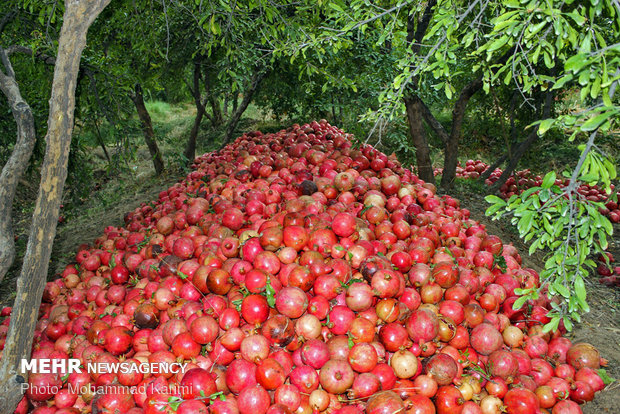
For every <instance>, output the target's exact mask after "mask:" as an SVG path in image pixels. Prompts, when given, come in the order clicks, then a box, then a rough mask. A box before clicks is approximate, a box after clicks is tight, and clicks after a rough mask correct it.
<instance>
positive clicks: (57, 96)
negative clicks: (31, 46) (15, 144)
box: [0, 0, 110, 414]
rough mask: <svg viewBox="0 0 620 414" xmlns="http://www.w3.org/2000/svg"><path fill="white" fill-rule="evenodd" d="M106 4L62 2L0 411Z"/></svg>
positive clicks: (40, 283)
mask: <svg viewBox="0 0 620 414" xmlns="http://www.w3.org/2000/svg"><path fill="white" fill-rule="evenodd" d="M108 3H110V0H72V1H66V2H65V7H66V9H65V13H64V16H63V25H62V29H61V31H60V37H59V39H58V55H57V58H56V66H55V68H54V79H53V83H52V93H51V98H50V105H49V119H48V130H47V136H46V137H45V138H46V139H45V141H46V143H47V147H46V150H45V157H44V159H43V165H42V166H41V184H40V187H39V194H38V196H37V201H36V204H35V209H34V213H33V216H32V224H31V227H30V236H29V239H28V246H27V248H26V255H25V256H24V263H23V266H22V270H21V274H20V276H19V278H18V279H17V292H16V297H15V303H14V305H13V313H12V315H11V324H10V326H9V331H8V334H7V337H6V343H5V346H4V350H3V355H2V362H1V364H0V389H1V390H2V393H1V394H0V414H10V413H13V412H14V410H15V407H16V406H17V404H18V403H19V401H20V400H21V399H22V394H23V390H22V387H21V384H22V383H23V382H24V381H26V380H27V377H28V373H27V372H21V367H20V361H21V360H22V359H28V358H30V354H31V350H32V338H33V335H34V328H35V325H36V323H37V316H38V309H39V306H40V304H41V296H42V295H43V289H44V287H45V280H46V275H47V271H48V267H49V261H50V256H51V253H52V244H53V242H54V237H55V235H56V226H57V224H58V214H59V211H60V202H61V199H62V191H63V187H64V185H65V180H66V178H67V164H68V161H69V150H70V148H71V133H72V132H73V120H74V118H73V117H74V110H75V87H76V84H77V76H78V71H79V68H80V59H81V57H82V51H83V50H84V47H85V45H86V33H87V32H88V28H89V27H90V25H91V24H92V23H93V21H94V20H95V18H96V17H97V16H98V15H99V13H101V11H102V10H103V9H104V8H105V7H106V6H107V5H108Z"/></svg>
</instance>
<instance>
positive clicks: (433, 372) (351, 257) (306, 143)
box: [0, 120, 605, 414]
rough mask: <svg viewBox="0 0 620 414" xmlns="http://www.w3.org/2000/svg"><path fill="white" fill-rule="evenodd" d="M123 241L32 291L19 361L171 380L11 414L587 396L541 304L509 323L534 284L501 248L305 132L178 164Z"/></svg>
mask: <svg viewBox="0 0 620 414" xmlns="http://www.w3.org/2000/svg"><path fill="white" fill-rule="evenodd" d="M125 223H126V225H125V227H123V228H116V227H107V228H106V229H105V231H104V234H103V235H102V236H101V237H99V238H98V239H96V240H95V242H94V244H93V245H92V246H87V245H83V246H81V248H80V249H79V251H78V253H77V254H76V256H75V263H73V264H69V265H67V266H66V267H65V269H64V271H63V273H62V274H61V275H58V278H57V279H56V280H54V281H51V282H48V283H47V285H46V288H45V292H44V296H43V303H42V304H41V308H40V320H39V322H38V324H37V328H36V333H35V337H34V345H33V351H32V358H35V359H38V358H51V359H68V358H77V359H80V361H81V362H82V364H83V366H87V364H88V363H89V362H91V363H92V362H95V363H107V364H119V363H121V362H122V363H125V364H127V363H130V364H142V363H145V362H150V363H173V362H179V363H184V364H185V363H187V366H186V369H185V371H184V372H178V373H176V374H175V373H170V372H163V373H159V374H153V373H151V374H148V373H147V374H143V373H129V374H127V373H102V372H82V373H80V374H77V373H67V374H64V375H62V373H60V374H46V373H39V374H31V375H30V376H29V379H28V381H29V385H30V387H29V388H28V391H27V392H26V395H25V397H24V399H23V400H22V401H21V403H20V405H19V407H18V410H17V412H18V413H26V412H33V413H37V414H42V413H56V414H66V413H88V412H92V413H127V414H134V413H147V414H151V413H158V414H161V413H172V412H176V413H180V414H187V413H206V412H209V413H213V414H237V413H240V414H265V413H269V414H311V413H312V414H318V413H338V414H361V413H362V412H365V413H367V414H395V413H399V412H406V413H408V414H423V413H439V414H448V413H458V414H473V413H484V414H491V413H501V412H507V413H511V414H526V413H530V414H538V413H553V414H558V413H562V414H572V413H580V412H581V408H580V404H582V403H584V402H587V401H590V400H592V399H593V398H594V395H595V393H596V392H597V391H600V390H601V389H603V387H604V386H605V384H604V382H603V380H602V379H601V377H600V376H599V373H598V372H597V370H598V369H599V368H600V366H601V363H604V360H602V359H601V356H600V355H599V352H598V351H597V350H596V349H595V348H594V347H593V346H591V345H589V344H587V343H575V344H573V343H571V341H570V340H568V339H567V338H565V337H563V336H562V332H564V329H563V327H562V325H560V329H559V330H557V331H555V332H551V333H544V332H543V329H542V327H543V325H544V324H545V323H547V322H548V320H549V319H548V317H547V313H548V310H549V309H550V307H551V303H552V301H551V300H550V299H549V298H548V297H547V296H546V295H542V296H541V297H540V298H539V299H538V300H536V301H534V302H528V303H526V304H525V305H523V306H522V307H521V308H520V309H514V306H513V304H514V303H515V301H516V300H517V295H516V293H515V290H516V289H517V288H529V287H533V286H537V285H538V284H539V276H538V274H537V273H536V271H534V270H533V269H530V268H526V267H522V261H521V256H520V255H519V253H518V252H517V250H516V249H515V248H514V246H512V245H510V244H507V245H504V244H503V243H502V241H501V240H500V239H499V238H498V237H497V236H494V235H491V234H488V233H487V232H486V230H485V227H484V226H483V225H481V224H480V223H478V222H476V221H474V220H471V219H470V218H469V211H468V210H467V209H464V208H461V207H460V206H459V201H458V200H456V199H454V198H452V197H449V196H442V197H439V196H437V195H436V194H435V188H434V187H433V186H432V185H429V184H426V183H424V182H422V181H421V180H420V179H419V178H418V177H416V176H415V175H414V174H413V172H412V171H411V170H408V169H405V168H403V167H402V166H401V165H400V164H399V162H398V161H397V160H396V159H394V158H393V157H388V156H386V155H385V154H383V153H381V152H379V151H377V150H376V149H374V148H372V147H371V146H368V145H364V146H362V147H361V148H359V149H355V148H353V147H352V144H351V141H350V136H349V135H348V134H346V133H344V132H343V131H342V130H340V129H338V128H336V127H334V126H331V125H329V124H328V123H327V122H326V121H324V120H321V121H319V122H312V123H309V124H305V125H301V126H300V125H293V126H292V127H291V128H289V129H287V130H282V131H280V132H278V133H275V134H268V135H263V134H261V133H260V132H257V131H255V132H251V133H247V134H244V135H243V136H241V137H239V138H238V139H237V140H236V141H235V142H234V143H233V144H230V145H228V146H226V147H225V148H223V149H222V150H220V151H218V152H212V153H209V154H205V155H203V156H200V157H198V158H197V159H196V160H195V162H194V165H193V171H192V172H191V173H190V174H189V175H188V176H187V177H186V178H185V179H183V180H182V181H180V182H178V183H177V184H175V185H173V186H172V187H170V188H169V189H168V190H166V191H162V192H161V193H160V194H159V198H158V200H156V201H155V202H152V203H148V204H146V203H145V204H143V205H141V206H140V207H139V208H137V209H136V210H134V211H132V212H130V213H128V214H126V216H125ZM9 314H10V310H7V309H5V310H3V311H2V316H5V317H6V318H5V320H4V321H3V323H2V326H0V338H2V339H0V346H2V347H3V346H4V337H5V336H6V331H7V326H8V324H9V321H10V316H9ZM85 385H92V386H93V387H83V386H85ZM45 386H48V387H45ZM106 386H108V387H106ZM111 386H113V387H111ZM54 387H56V388H54ZM80 387H81V388H80ZM102 387H105V388H102ZM49 389H56V390H57V392H49V391H45V390H49ZM75 389H84V391H83V392H73V391H72V390H75ZM100 389H104V390H115V391H112V392H110V391H104V392H96V391H98V390H100ZM93 390H94V391H93Z"/></svg>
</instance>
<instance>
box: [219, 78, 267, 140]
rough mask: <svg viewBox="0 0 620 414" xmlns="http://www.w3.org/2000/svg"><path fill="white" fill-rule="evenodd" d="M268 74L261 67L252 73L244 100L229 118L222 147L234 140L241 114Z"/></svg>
mask: <svg viewBox="0 0 620 414" xmlns="http://www.w3.org/2000/svg"><path fill="white" fill-rule="evenodd" d="M266 75H267V71H265V70H260V69H259V70H257V71H256V72H254V75H252V79H251V80H250V84H249V85H248V87H247V89H246V90H245V92H244V93H243V100H242V101H241V104H239V107H238V108H237V109H236V110H235V112H233V114H232V115H231V117H230V119H229V120H228V123H227V124H226V132H225V133H224V141H223V144H222V147H223V146H224V145H226V144H228V143H229V142H230V141H231V140H232V137H233V134H234V132H235V128H236V127H237V123H238V122H239V120H240V119H241V115H243V113H244V112H245V110H246V109H247V108H248V105H249V104H250V102H252V96H254V92H256V90H257V89H258V86H259V85H260V83H261V81H262V80H263V78H264V77H265V76H266Z"/></svg>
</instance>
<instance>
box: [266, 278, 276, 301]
mask: <svg viewBox="0 0 620 414" xmlns="http://www.w3.org/2000/svg"><path fill="white" fill-rule="evenodd" d="M265 296H266V297H267V304H268V305H269V306H270V307H272V308H274V307H275V306H276V291H275V289H274V288H273V286H271V279H270V278H269V277H267V283H266V284H265Z"/></svg>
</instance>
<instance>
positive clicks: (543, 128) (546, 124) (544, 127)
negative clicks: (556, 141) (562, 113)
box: [538, 118, 555, 135]
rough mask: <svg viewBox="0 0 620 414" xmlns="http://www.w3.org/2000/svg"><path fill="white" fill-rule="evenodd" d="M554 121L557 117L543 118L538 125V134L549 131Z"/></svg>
mask: <svg viewBox="0 0 620 414" xmlns="http://www.w3.org/2000/svg"><path fill="white" fill-rule="evenodd" d="M554 122H555V119H553V118H547V119H544V120H542V121H541V122H540V124H539V125H538V135H544V134H545V132H547V131H548V130H549V128H551V126H552V125H553V123H554Z"/></svg>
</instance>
